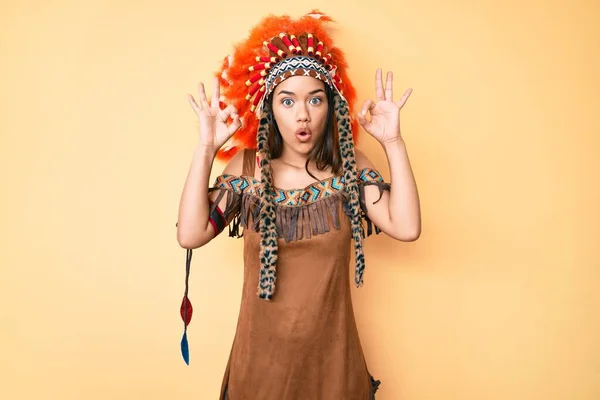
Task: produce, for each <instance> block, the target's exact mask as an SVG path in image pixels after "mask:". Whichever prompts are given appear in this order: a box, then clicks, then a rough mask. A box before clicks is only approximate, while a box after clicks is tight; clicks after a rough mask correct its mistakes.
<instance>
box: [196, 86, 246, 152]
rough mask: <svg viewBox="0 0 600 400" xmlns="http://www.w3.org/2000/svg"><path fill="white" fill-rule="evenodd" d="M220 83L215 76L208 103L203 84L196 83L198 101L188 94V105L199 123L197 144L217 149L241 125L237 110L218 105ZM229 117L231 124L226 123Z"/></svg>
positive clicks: (231, 106)
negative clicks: (198, 141) (222, 107)
mask: <svg viewBox="0 0 600 400" xmlns="http://www.w3.org/2000/svg"><path fill="white" fill-rule="evenodd" d="M219 97H220V85H219V79H218V78H215V86H214V90H213V94H212V98H211V101H210V103H209V102H208V99H207V97H206V92H205V91H204V84H203V83H200V84H199V85H198V102H196V100H195V99H194V96H192V95H191V94H189V95H188V100H189V102H190V105H191V106H192V108H193V109H194V112H195V113H196V115H197V116H198V122H199V123H200V126H199V129H200V143H199V145H201V146H205V147H207V148H211V149H213V150H214V151H217V150H219V149H220V148H221V146H223V145H224V144H225V142H227V140H229V138H230V137H232V136H233V135H234V134H235V132H237V130H238V129H240V127H241V126H242V122H241V121H240V117H239V115H238V113H237V110H236V109H235V107H234V106H233V105H228V106H227V107H226V108H225V109H224V110H221V108H220V107H219ZM229 117H231V118H232V122H231V124H229V125H228V124H227V120H228V119H229Z"/></svg>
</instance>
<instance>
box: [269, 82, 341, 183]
mask: <svg viewBox="0 0 600 400" xmlns="http://www.w3.org/2000/svg"><path fill="white" fill-rule="evenodd" d="M274 94H275V91H273V92H272V93H271V95H270V96H269V98H268V99H267V100H266V102H265V105H267V107H268V108H267V110H266V111H267V112H270V113H272V112H273V95H274ZM325 95H326V96H327V107H328V109H327V120H326V122H325V132H323V134H322V135H321V136H320V137H319V139H318V140H317V142H316V143H315V144H314V146H313V148H312V149H311V150H310V152H309V153H308V158H307V160H306V164H305V166H304V168H305V169H306V172H307V173H308V174H309V175H310V176H311V177H313V178H314V179H315V180H317V181H318V180H320V179H319V178H317V177H315V176H314V175H313V174H312V173H311V172H310V171H309V170H308V164H309V163H310V162H311V161H313V160H314V161H315V163H316V164H317V168H318V169H319V170H320V171H323V170H325V169H326V168H327V167H331V171H332V172H333V174H334V175H338V174H339V173H340V172H341V171H342V159H341V156H340V150H339V137H338V131H337V124H336V123H335V115H334V110H333V102H334V99H333V96H334V94H333V90H331V88H330V87H329V85H327V84H325ZM267 143H268V146H269V153H270V154H271V159H272V160H274V159H276V158H279V157H280V156H281V153H282V152H283V138H282V136H281V132H280V131H279V127H278V126H277V122H276V121H275V118H273V123H272V124H271V126H270V127H269V136H268V138H267Z"/></svg>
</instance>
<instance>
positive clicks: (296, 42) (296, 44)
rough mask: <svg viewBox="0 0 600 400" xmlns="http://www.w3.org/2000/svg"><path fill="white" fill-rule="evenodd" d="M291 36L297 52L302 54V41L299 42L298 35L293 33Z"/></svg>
mask: <svg viewBox="0 0 600 400" xmlns="http://www.w3.org/2000/svg"><path fill="white" fill-rule="evenodd" d="M290 38H291V39H292V43H293V44H294V46H296V53H298V54H302V47H300V42H298V39H296V36H294V35H292V36H290Z"/></svg>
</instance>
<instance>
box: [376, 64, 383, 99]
mask: <svg viewBox="0 0 600 400" xmlns="http://www.w3.org/2000/svg"><path fill="white" fill-rule="evenodd" d="M381 74H382V72H381V68H377V72H375V98H376V99H377V101H379V100H384V99H385V93H384V91H383V81H382V79H381Z"/></svg>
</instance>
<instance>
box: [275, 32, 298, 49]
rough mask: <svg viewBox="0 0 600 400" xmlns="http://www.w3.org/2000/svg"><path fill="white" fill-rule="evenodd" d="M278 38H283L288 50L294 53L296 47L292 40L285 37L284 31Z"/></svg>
mask: <svg viewBox="0 0 600 400" xmlns="http://www.w3.org/2000/svg"><path fill="white" fill-rule="evenodd" d="M279 38H280V39H281V40H283V43H284V44H285V45H286V46H287V47H288V50H289V51H290V52H291V53H292V54H296V48H295V47H294V45H293V44H292V42H290V39H289V38H288V37H287V35H286V34H285V33H280V34H279Z"/></svg>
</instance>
